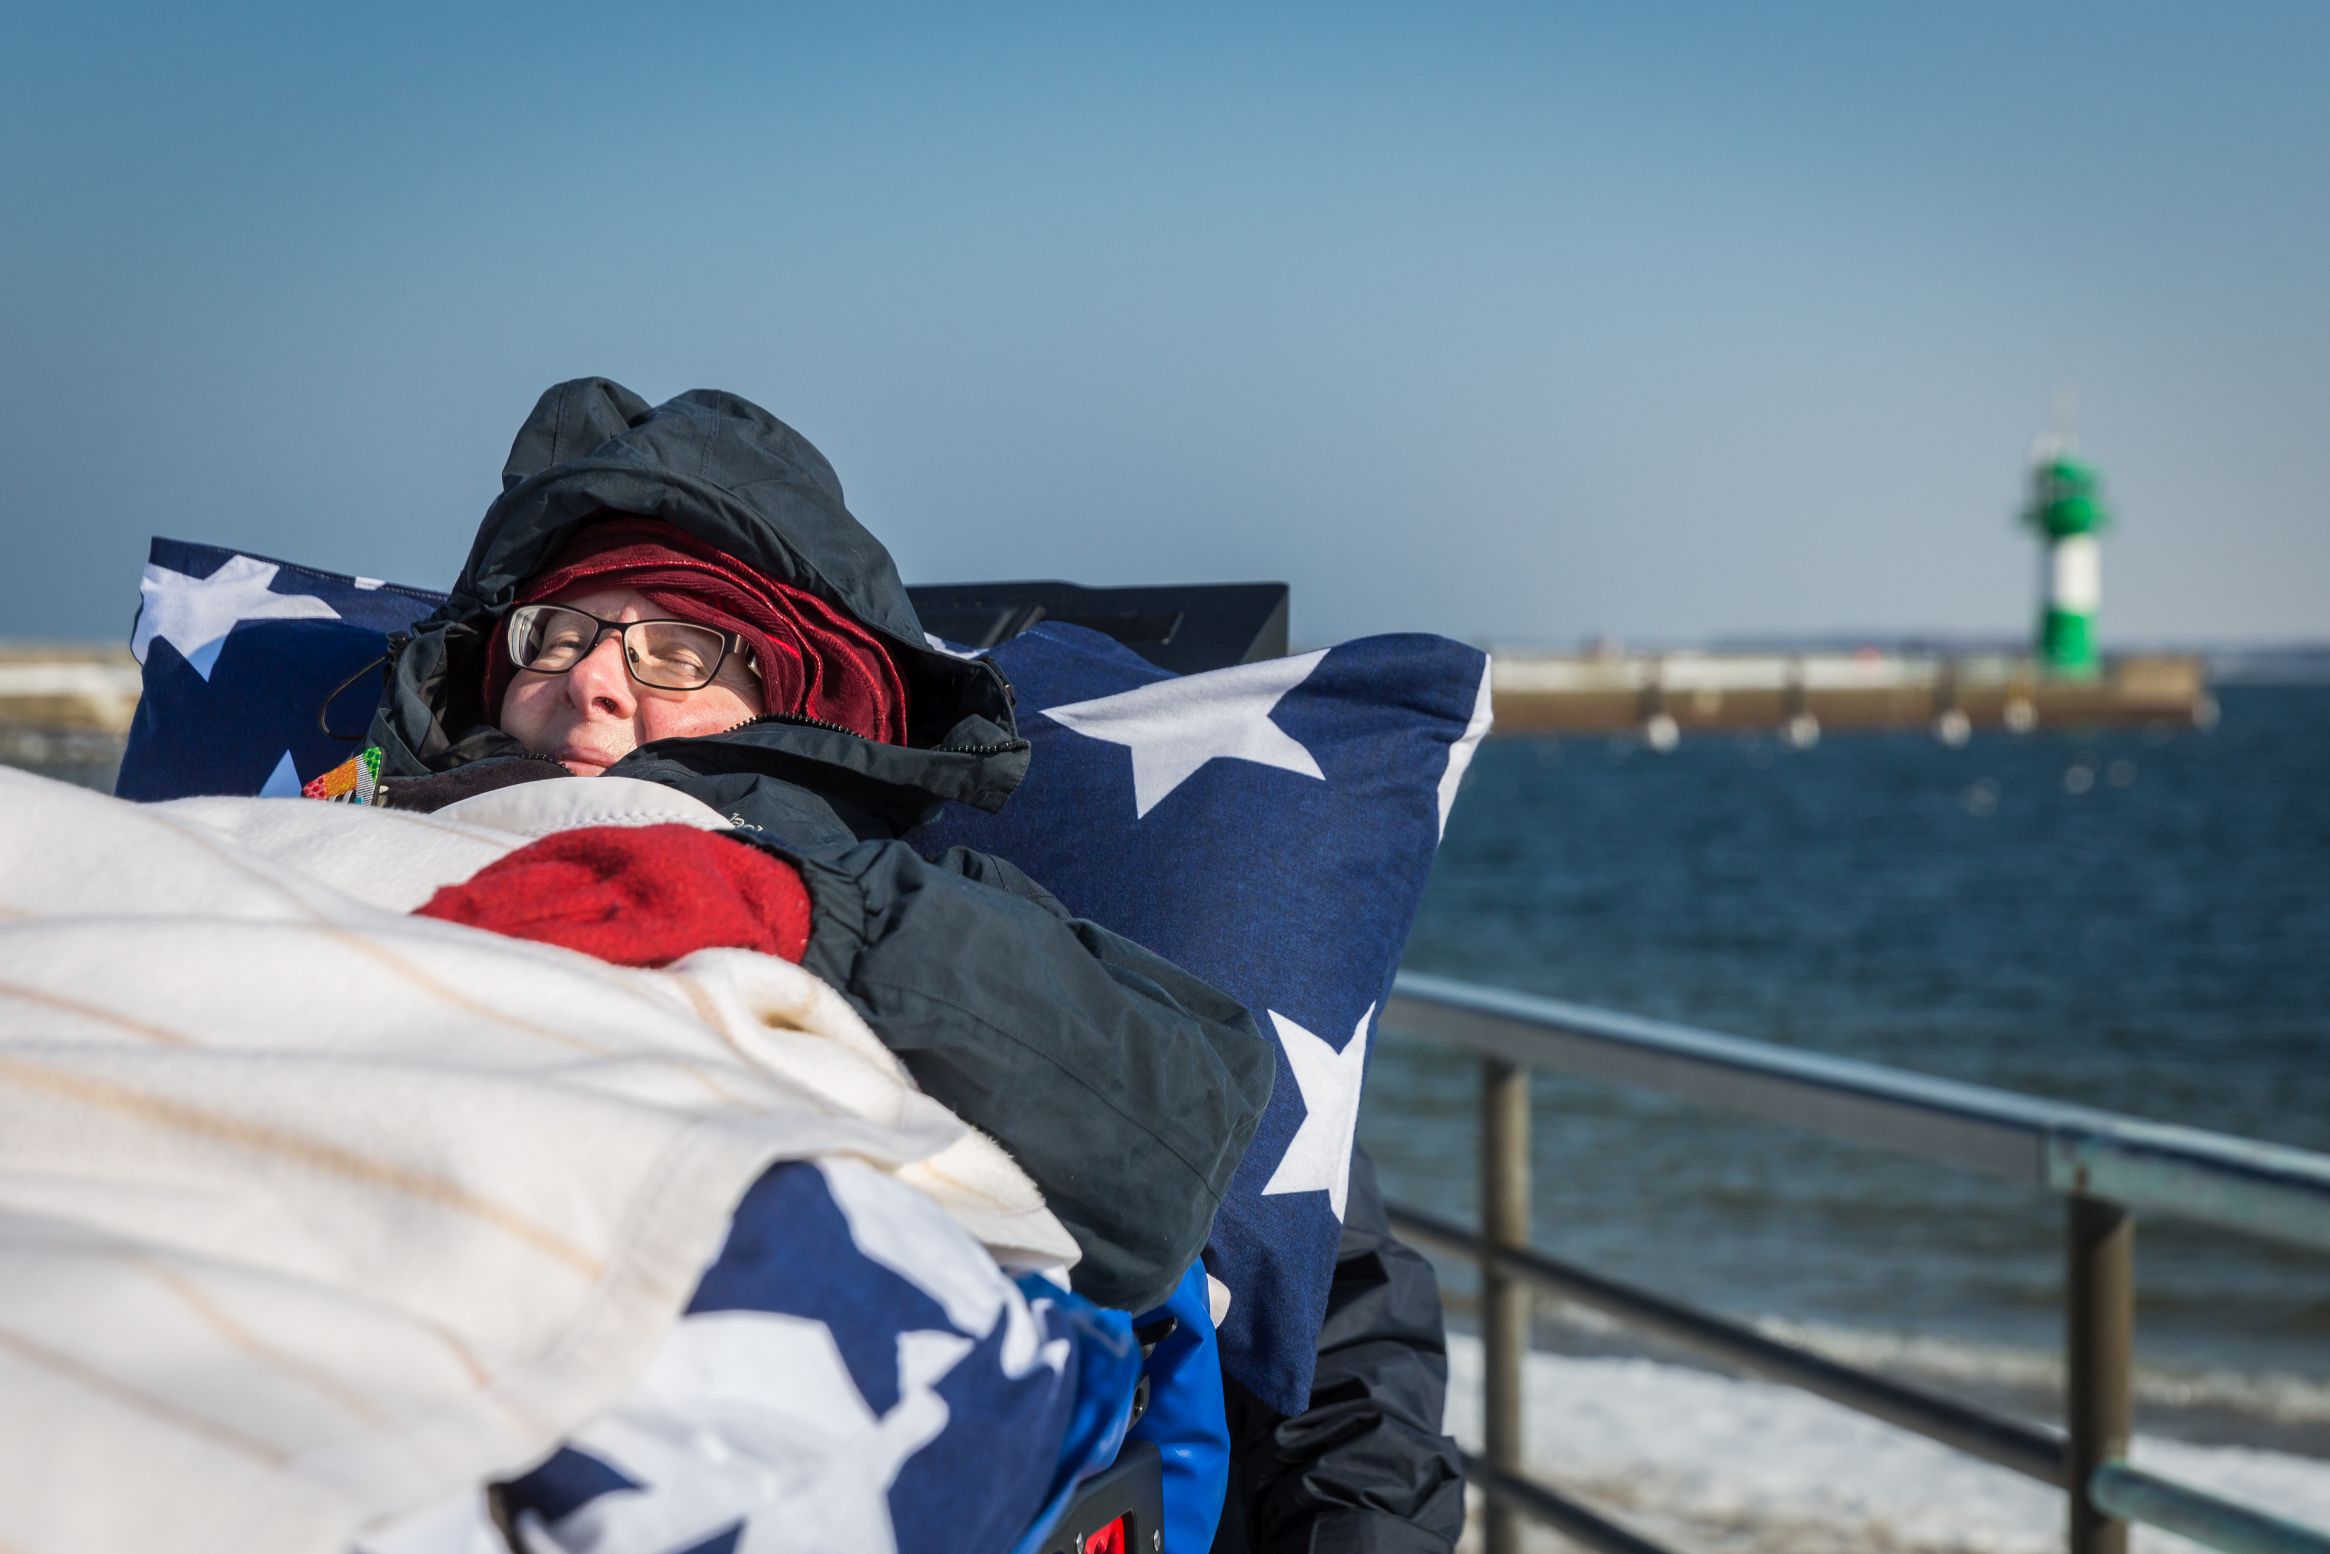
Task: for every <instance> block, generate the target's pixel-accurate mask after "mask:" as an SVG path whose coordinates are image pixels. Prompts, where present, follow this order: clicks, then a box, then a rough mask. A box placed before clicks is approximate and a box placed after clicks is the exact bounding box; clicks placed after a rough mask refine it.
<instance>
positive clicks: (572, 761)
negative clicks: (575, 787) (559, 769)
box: [558, 754, 615, 777]
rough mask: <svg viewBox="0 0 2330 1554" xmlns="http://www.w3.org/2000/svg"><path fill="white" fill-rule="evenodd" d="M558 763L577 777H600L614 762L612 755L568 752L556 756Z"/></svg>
mask: <svg viewBox="0 0 2330 1554" xmlns="http://www.w3.org/2000/svg"><path fill="white" fill-rule="evenodd" d="M558 764H559V765H561V766H563V767H565V768H566V769H567V770H568V771H569V772H572V773H573V774H574V775H575V776H577V777H600V776H604V775H605V774H606V770H607V768H608V767H610V766H612V765H614V764H615V758H614V757H612V756H596V755H579V754H569V755H561V756H559V757H558Z"/></svg>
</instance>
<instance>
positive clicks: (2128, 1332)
mask: <svg viewBox="0 0 2330 1554" xmlns="http://www.w3.org/2000/svg"><path fill="white" fill-rule="evenodd" d="M2064 1241H2065V1249H2066V1252H2067V1253H2068V1256H2069V1266H2068V1268H2067V1270H2066V1274H2067V1278H2066V1280H2065V1283H2066V1290H2065V1311H2064V1318H2065V1320H2064V1339H2065V1350H2064V1358H2065V1361H2066V1364H2065V1367H2064V1370H2065V1376H2064V1407H2063V1412H2064V1416H2065V1424H2066V1425H2067V1427H2068V1432H2069V1435H2070V1452H2069V1456H2068V1461H2067V1464H2066V1466H2067V1467H2068V1469H2069V1473H2068V1475H2067V1482H2066V1483H2065V1485H2064V1488H2065V1489H2066V1490H2068V1491H2069V1499H2070V1506H2071V1554H2127V1548H2128V1524H2127V1523H2126V1522H2124V1521H2121V1520H2120V1519H2119V1518H2117V1517H2115V1516H2111V1515H2108V1514H2107V1513H2105V1512H2104V1511H2102V1510H2100V1509H2098V1508H2097V1506H2096V1504H2095V1502H2094V1501H2093V1500H2091V1499H2090V1498H2089V1497H2088V1480H2089V1479H2090V1478H2091V1477H2092V1476H2093V1475H2094V1473H2095V1470H2096V1467H2097V1466H2098V1465H2099V1464H2101V1463H2104V1462H2107V1461H2109V1460H2111V1459H2112V1458H2114V1457H2125V1456H2126V1455H2127V1454H2128V1435H2129V1432H2130V1431H2131V1430H2132V1429H2133V1428H2134V1427H2135V1398H2134V1391H2133V1388H2132V1385H2131V1374H2130V1373H2131V1371H2132V1369H2133V1366H2134V1363H2135V1338H2136V1255H2135V1248H2136V1221H2135V1219H2134V1217H2133V1216H2131V1215H2130V1214H2129V1213H2128V1211H2127V1210H2126V1209H2124V1208H2122V1207H2121V1206H2120V1205H2118V1204H2116V1203H2112V1202H2109V1201H2107V1200H2105V1199H2102V1198H2090V1197H2087V1196H2085V1195H2084V1194H2079V1193H2074V1194H2073V1195H2072V1196H2071V1198H2070V1200H2069V1203H2068V1206H2067V1217H2066V1219H2065V1236H2064Z"/></svg>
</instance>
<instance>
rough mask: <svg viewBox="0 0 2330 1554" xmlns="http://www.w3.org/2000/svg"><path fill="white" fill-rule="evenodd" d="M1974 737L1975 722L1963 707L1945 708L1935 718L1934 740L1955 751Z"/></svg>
mask: <svg viewBox="0 0 2330 1554" xmlns="http://www.w3.org/2000/svg"><path fill="white" fill-rule="evenodd" d="M1973 737H1974V720H1973V719H1972V718H1970V717H1968V716H1966V712H1965V709H1964V708H1962V707H1944V708H1943V709H1942V710H1941V711H1940V712H1939V713H1938V714H1936V715H1935V717H1934V738H1936V739H1938V740H1940V741H1941V742H1942V743H1943V744H1945V745H1948V746H1949V747H1950V748H1951V749H1953V750H1955V749H1957V748H1958V747H1959V746H1960V745H1962V744H1964V743H1965V742H1966V741H1967V740H1969V739H1971V738H1973Z"/></svg>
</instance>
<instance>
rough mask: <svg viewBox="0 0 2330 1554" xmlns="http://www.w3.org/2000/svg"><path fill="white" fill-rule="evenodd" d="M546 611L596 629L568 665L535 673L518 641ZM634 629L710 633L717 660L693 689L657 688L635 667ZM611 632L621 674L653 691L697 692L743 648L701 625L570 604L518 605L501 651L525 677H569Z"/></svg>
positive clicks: (731, 635)
mask: <svg viewBox="0 0 2330 1554" xmlns="http://www.w3.org/2000/svg"><path fill="white" fill-rule="evenodd" d="M548 610H563V611H565V612H566V613H567V614H569V615H579V616H581V617H582V618H583V619H584V620H586V621H589V622H590V623H591V624H592V625H593V626H594V627H596V628H597V629H596V630H594V631H593V632H592V633H591V640H590V643H589V645H588V646H586V647H585V648H584V649H583V650H582V651H581V652H579V653H577V654H575V655H574V662H573V663H571V664H568V665H567V666H566V667H565V668H564V669H537V668H535V667H534V666H533V665H532V664H529V663H527V662H526V661H525V660H524V659H523V658H521V657H519V656H518V640H519V638H520V637H521V636H523V635H524V633H525V631H526V629H527V628H528V627H529V626H531V625H532V623H533V622H534V621H535V620H536V619H538V618H539V617H540V615H541V613H542V612H544V611H548ZM635 626H685V627H687V628H688V629H689V630H690V631H705V632H710V633H711V634H712V635H713V636H714V637H717V638H718V639H719V641H720V656H719V657H717V658H715V659H713V660H712V664H711V667H710V668H708V669H706V670H705V671H704V678H703V679H701V680H698V681H697V682H696V683H695V684H693V685H658V684H657V683H656V682H655V681H653V680H650V679H647V678H645V677H644V676H642V675H641V674H640V672H639V666H638V663H637V661H636V659H635V658H634V657H633V654H632V648H631V630H632V628H633V627H635ZM610 631H611V632H613V633H614V634H615V637H616V639H617V640H618V641H619V642H620V643H621V644H622V648H623V672H624V673H625V674H627V675H629V676H630V677H631V678H632V680H633V681H635V682H636V683H638V684H640V685H644V686H646V687H647V688H648V689H649V690H652V691H700V690H702V689H703V688H704V687H705V686H707V685H710V684H711V683H712V682H713V681H714V680H716V679H718V678H719V676H720V669H721V666H722V665H724V664H726V663H727V662H728V658H729V655H730V654H732V653H735V652H738V651H739V650H741V649H742V648H743V647H744V638H743V637H742V636H740V635H738V634H737V633H735V632H733V631H722V630H720V629H719V628H718V627H716V626H707V625H704V624H703V623H702V622H701V621H683V620H674V619H672V618H670V617H668V616H658V617H657V618H655V619H653V620H642V621H611V620H606V619H603V618H601V617H600V616H596V615H593V614H592V613H591V612H590V611H588V610H578V609H576V608H575V607H574V606H573V605H571V604H521V605H519V606H518V607H517V608H516V609H514V610H512V611H511V612H510V618H509V622H508V624H506V625H505V626H503V628H502V651H503V652H504V653H507V654H508V655H509V658H510V662H511V663H512V664H514V665H516V666H517V667H518V668H520V669H522V670H524V671H525V672H526V673H528V674H549V675H557V674H572V673H574V671H575V670H576V669H577V668H579V667H581V665H582V661H583V660H584V659H586V658H588V657H590V656H591V655H592V654H593V653H596V652H597V651H598V650H599V644H600V643H602V642H604V641H606V640H607V633H608V632H610ZM745 663H746V666H747V667H751V664H752V661H751V659H750V658H749V657H748V658H747V659H746V660H745Z"/></svg>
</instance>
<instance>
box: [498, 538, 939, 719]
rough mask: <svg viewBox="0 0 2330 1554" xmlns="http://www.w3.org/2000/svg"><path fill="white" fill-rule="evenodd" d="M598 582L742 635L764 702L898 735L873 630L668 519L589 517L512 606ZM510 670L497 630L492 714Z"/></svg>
mask: <svg viewBox="0 0 2330 1554" xmlns="http://www.w3.org/2000/svg"><path fill="white" fill-rule="evenodd" d="M601 588H629V589H634V590H636V591H637V592H639V593H640V594H642V595H644V596H645V597H646V599H647V601H648V602H649V603H650V604H652V605H654V606H655V608H656V609H658V610H660V611H662V612H664V613H665V614H666V615H668V616H669V617H670V618H671V619H673V620H684V621H693V622H695V623H697V624H698V625H703V626H710V627H713V628H715V629H717V630H720V631H733V632H735V633H736V634H737V635H738V636H741V637H742V638H744V641H745V645H746V646H747V647H749V648H751V649H752V651H753V656H754V659H755V661H756V662H757V663H758V664H759V666H760V673H761V687H762V694H763V695H764V696H765V697H766V698H767V702H768V710H769V711H771V712H782V713H790V714H792V715H794V716H796V717H811V718H816V719H818V720H819V721H821V722H825V723H838V724H840V725H841V726H842V727H843V728H846V729H849V730H851V731H853V732H855V733H859V734H863V735H864V736H865V737H866V738H868V739H876V740H880V741H881V742H882V743H884V744H891V745H902V744H904V743H906V682H905V680H904V679H903V678H902V677H901V676H900V675H899V673H898V665H897V664H896V662H894V661H893V660H892V659H891V657H890V651H889V649H887V648H885V647H884V646H883V645H882V641H881V639H880V638H879V637H877V636H875V635H874V634H873V632H871V631H869V630H868V629H867V628H866V627H864V626H863V625H861V624H859V623H858V622H857V621H855V620H852V619H851V618H850V617H849V615H848V614H847V613H846V612H844V611H843V610H841V609H839V608H837V607H836V606H834V605H831V604H828V603H826V602H825V601H824V600H823V599H820V598H818V597H817V596H816V595H815V594H813V593H810V592H808V591H807V590H806V589H800V588H794V587H792V586H790V585H788V584H785V583H780V582H778V581H777V580H776V579H775V578H772V577H763V576H762V575H761V574H760V573H758V572H756V571H754V570H753V569H752V568H751V567H748V566H746V565H745V564H744V563H743V562H741V561H739V560H737V559H736V558H735V557H734V556H731V555H729V554H728V553H727V552H726V551H723V550H721V549H719V548H718V547H716V546H713V545H709V544H707V543H705V542H704V541H703V540H700V539H697V538H696V537H695V536H694V535H692V534H690V533H688V532H687V531H686V530H685V529H681V528H678V527H675V526H674V525H672V524H668V523H659V522H657V521H655V520H654V519H651V518H626V517H618V518H612V519H609V520H607V521H605V522H601V523H594V524H591V525H590V526H589V527H587V528H585V529H584V530H583V531H582V532H581V533H579V534H577V535H576V536H575V537H574V538H573V539H571V540H569V541H567V543H566V546H565V548H564V549H562V550H560V551H559V552H558V554H557V555H555V556H553V557H551V558H550V560H549V561H548V562H547V563H546V564H545V565H544V566H543V568H542V570H541V571H539V572H537V573H535V574H534V575H533V576H532V577H531V578H529V579H527V580H526V583H525V585H524V586H523V587H521V588H520V589H519V590H518V597H517V598H516V599H515V600H513V601H511V608H513V609H515V608H516V607H517V606H518V605H521V604H542V603H545V602H555V601H557V600H558V599H560V598H570V597H572V596H574V595H576V594H585V593H590V592H593V591H594V590H597V589H601ZM516 669H517V666H516V665H514V664H512V663H511V662H510V654H509V649H508V647H507V646H505V645H504V643H503V642H502V641H501V640H500V639H499V638H498V637H497V638H496V640H495V641H494V643H493V645H492V648H491V650H490V651H489V652H488V653H487V654H486V664H485V704H486V706H487V707H489V708H491V709H492V710H493V712H494V714H495V716H497V717H498V716H499V715H500V713H501V706H502V693H503V692H504V691H506V690H508V689H509V685H510V677H511V675H513V674H514V673H515V672H516Z"/></svg>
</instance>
